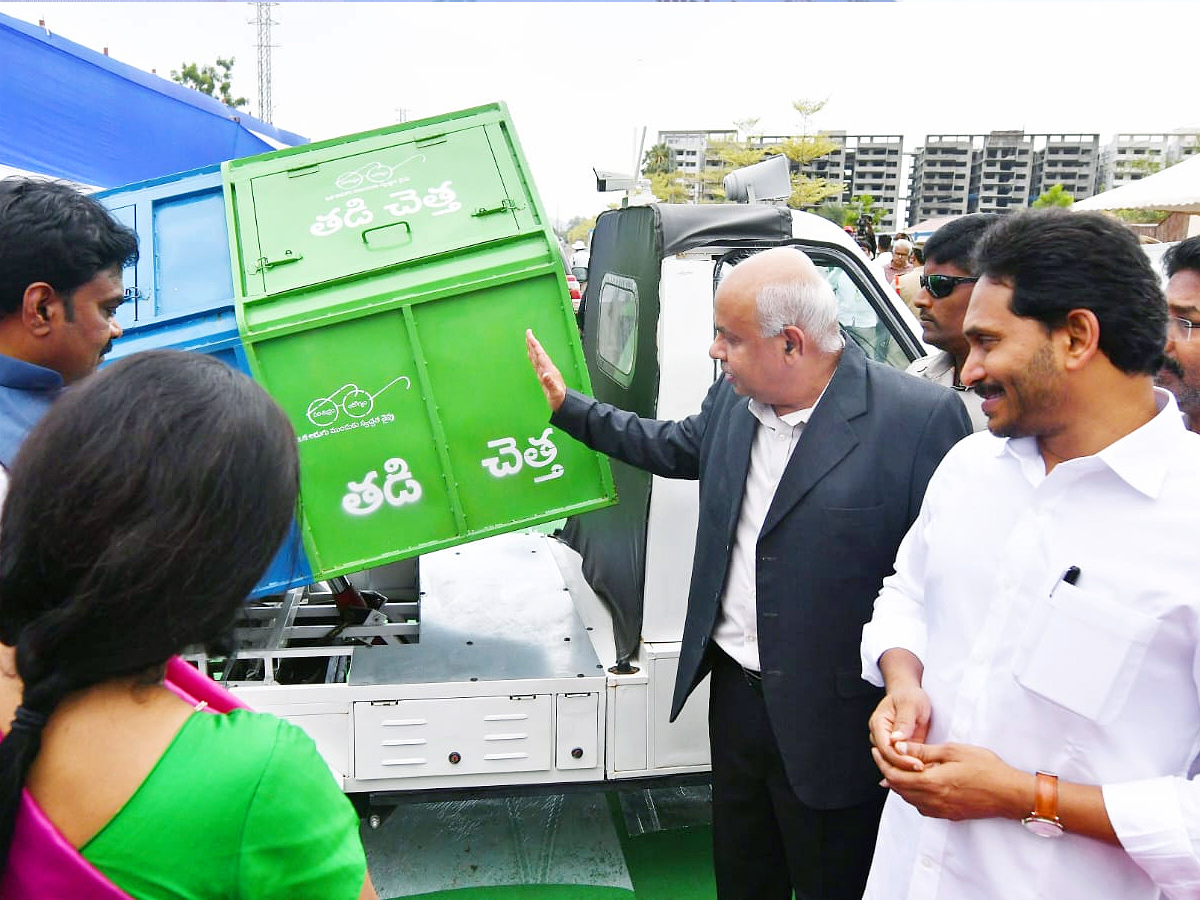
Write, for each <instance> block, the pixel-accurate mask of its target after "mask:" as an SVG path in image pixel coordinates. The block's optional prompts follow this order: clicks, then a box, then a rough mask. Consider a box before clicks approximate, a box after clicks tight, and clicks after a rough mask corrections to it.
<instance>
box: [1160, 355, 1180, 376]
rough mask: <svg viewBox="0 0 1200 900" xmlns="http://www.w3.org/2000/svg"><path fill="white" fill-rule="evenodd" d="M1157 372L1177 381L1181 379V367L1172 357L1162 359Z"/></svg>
mask: <svg viewBox="0 0 1200 900" xmlns="http://www.w3.org/2000/svg"><path fill="white" fill-rule="evenodd" d="M1159 371H1160V372H1167V373H1169V374H1171V375H1174V376H1175V377H1176V378H1179V379H1182V378H1183V366H1182V365H1180V363H1179V360H1177V359H1176V358H1175V357H1173V356H1164V357H1163V362H1162V366H1161V367H1160V368H1159Z"/></svg>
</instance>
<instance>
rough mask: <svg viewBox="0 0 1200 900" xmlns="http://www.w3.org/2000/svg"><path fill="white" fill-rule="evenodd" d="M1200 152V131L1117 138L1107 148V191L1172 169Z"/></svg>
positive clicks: (1105, 187) (1105, 152) (1104, 156)
mask: <svg viewBox="0 0 1200 900" xmlns="http://www.w3.org/2000/svg"><path fill="white" fill-rule="evenodd" d="M1198 150H1200V131H1196V130H1188V129H1182V130H1179V131H1173V132H1170V133H1166V134H1136V133H1133V132H1126V133H1123V134H1117V135H1114V137H1113V140H1112V142H1111V143H1110V144H1109V145H1108V146H1107V147H1105V149H1104V153H1103V160H1102V163H1101V167H1102V169H1103V173H1104V174H1103V181H1104V190H1111V189H1112V188H1118V187H1121V186H1122V185H1126V184H1132V183H1133V182H1135V181H1138V180H1139V179H1142V178H1145V177H1146V176H1147V175H1152V174H1154V173H1155V172H1157V171H1159V170H1160V169H1165V168H1166V167H1167V166H1172V165H1174V164H1175V163H1177V162H1179V161H1180V160H1181V159H1185V158H1187V157H1189V156H1191V155H1192V154H1194V153H1196V152H1197V151H1198Z"/></svg>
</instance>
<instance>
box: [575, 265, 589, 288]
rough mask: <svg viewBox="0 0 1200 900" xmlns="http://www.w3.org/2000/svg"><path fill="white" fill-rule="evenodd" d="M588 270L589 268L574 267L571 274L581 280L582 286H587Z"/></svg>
mask: <svg viewBox="0 0 1200 900" xmlns="http://www.w3.org/2000/svg"><path fill="white" fill-rule="evenodd" d="M587 270H588V267H587V266H572V267H571V274H572V275H574V276H575V277H576V278H577V279H579V283H580V284H585V283H586V282H587Z"/></svg>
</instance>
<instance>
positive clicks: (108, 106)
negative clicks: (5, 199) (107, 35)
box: [0, 14, 308, 187]
mask: <svg viewBox="0 0 1200 900" xmlns="http://www.w3.org/2000/svg"><path fill="white" fill-rule="evenodd" d="M307 142H308V141H307V138H303V137H301V136H300V135H298V134H292V133H291V132H289V131H283V130H282V129H279V128H276V127H274V126H273V125H269V124H267V123H266V122H263V121H260V120H259V119H255V118H253V117H252V116H248V115H245V114H244V113H241V112H239V111H237V110H233V109H230V108H229V107H227V106H225V105H224V104H223V103H221V102H220V101H219V100H216V99H214V98H212V97H209V96H208V95H207V94H202V93H201V92H199V91H195V90H192V89H191V88H186V87H184V86H183V85H180V84H176V83H175V82H173V81H168V80H167V79H165V78H160V77H159V76H157V75H151V74H149V73H147V72H143V71H141V70H140V69H137V68H134V67H133V66H130V65H127V64H126V63H122V62H118V61H117V60H115V59H110V58H109V57H107V56H105V55H104V54H102V53H97V52H95V51H94V50H89V49H88V48H87V47H83V46H80V45H79V44H76V43H73V42H71V41H68V40H65V39H63V38H61V37H58V36H57V35H54V34H51V33H50V32H49V31H48V30H47V29H45V28H42V27H40V26H37V25H29V24H27V23H25V22H22V21H19V20H18V19H13V18H10V17H9V16H5V15H3V14H0V166H8V167H12V168H14V169H20V170H25V171H29V172H37V173H42V174H46V175H53V176H55V177H57V178H64V179H67V180H68V181H74V182H77V183H80V184H87V185H94V186H97V187H117V186H119V185H125V184H130V183H132V182H136V181H146V180H148V179H151V178H158V177H161V176H163V175H170V174H173V173H175V172H182V171H185V170H188V169H195V168H199V167H201V166H207V165H212V164H214V163H220V162H224V161H225V160H227V159H236V158H239V157H242V156H252V155H253V154H256V153H265V152H267V151H269V150H275V149H279V148H280V147H291V146H295V145H296V144H304V143H307Z"/></svg>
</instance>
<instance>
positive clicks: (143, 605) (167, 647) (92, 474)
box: [0, 350, 298, 862]
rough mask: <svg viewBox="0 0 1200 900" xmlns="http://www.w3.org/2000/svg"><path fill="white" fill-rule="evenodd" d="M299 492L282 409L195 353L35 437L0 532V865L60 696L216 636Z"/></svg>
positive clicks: (138, 366) (134, 362)
mask: <svg viewBox="0 0 1200 900" xmlns="http://www.w3.org/2000/svg"><path fill="white" fill-rule="evenodd" d="M297 485H298V468H297V459H296V440H295V434H294V432H293V431H292V427H291V425H290V424H289V422H288V420H287V417H286V416H285V414H284V413H283V411H282V410H281V409H280V408H279V406H278V405H276V403H275V402H274V401H273V400H271V398H270V397H268V396H267V394H266V393H265V392H264V391H263V390H262V388H260V387H259V386H258V385H256V384H255V383H254V382H252V381H251V380H250V379H249V378H247V377H246V376H244V375H242V374H240V373H238V372H236V371H235V370H233V369H232V368H230V367H229V366H227V365H225V364H224V363H222V362H220V361H219V360H217V359H215V358H213V357H209V356H204V355H202V354H194V353H181V352H177V351H171V350H156V351H151V352H148V353H139V354H135V355H133V356H130V357H127V358H125V359H123V360H120V361H119V362H116V363H114V364H112V365H110V366H107V367H106V368H104V369H103V370H101V371H100V372H99V373H98V374H96V375H94V376H92V377H91V378H89V379H87V380H86V381H84V382H82V383H81V384H79V385H78V386H77V387H75V388H73V389H71V390H69V391H68V392H67V393H66V394H65V395H64V396H63V397H62V398H61V399H60V400H59V401H58V402H57V403H56V404H55V405H54V406H53V407H52V408H51V410H50V412H49V413H47V415H46V416H45V418H43V419H42V421H41V422H40V423H39V424H38V425H37V427H36V428H35V429H34V430H33V431H32V432H31V434H30V435H29V437H28V438H27V439H26V441H25V443H24V445H23V446H22V448H21V451H20V453H19V454H18V456H17V460H16V462H15V464H14V466H13V469H12V472H11V489H10V492H9V494H8V497H7V500H6V501H5V505H4V511H3V527H2V528H0V641H3V642H4V643H5V644H7V645H9V646H11V647H14V648H15V650H16V664H17V672H18V674H19V675H20V677H21V679H22V681H23V684H24V688H23V695H22V702H21V707H20V709H19V711H18V714H17V717H16V719H15V720H14V722H13V724H12V728H11V730H10V732H9V734H8V736H7V737H5V739H4V740H3V741H2V742H0V862H3V861H6V860H7V858H8V849H9V845H10V843H11V840H12V831H13V824H14V821H15V817H16V813H17V809H18V806H19V803H20V798H21V789H22V787H23V785H24V783H25V778H26V775H27V773H28V771H29V767H30V765H31V764H32V762H33V760H34V757H35V756H36V755H37V753H38V749H39V747H40V744H41V725H42V724H44V723H45V720H46V718H48V717H50V716H52V715H53V713H54V710H55V709H56V708H57V706H58V705H59V703H61V702H62V700H63V699H64V698H65V697H66V696H68V695H69V694H71V693H72V692H75V691H79V690H81V689H84V688H87V687H90V686H92V685H96V684H100V683H102V682H105V681H109V680H112V679H118V678H125V677H130V676H139V675H145V674H146V673H153V672H157V673H159V674H160V675H161V668H162V666H163V665H164V664H165V663H166V661H167V660H168V659H169V658H170V657H171V656H172V655H174V654H176V653H178V652H180V651H181V650H183V649H184V648H185V647H188V646H191V645H196V644H207V645H210V646H211V645H213V644H214V643H216V642H218V641H220V640H222V639H227V638H228V635H229V634H230V633H231V630H232V627H233V622H234V618H235V616H236V614H237V611H238V608H239V607H240V605H241V603H242V601H243V600H244V598H245V597H246V595H247V594H248V593H249V592H250V590H251V588H252V587H253V586H254V584H255V582H256V581H257V580H258V578H259V577H260V576H261V574H262V572H263V570H264V569H265V568H266V566H267V564H268V563H269V562H270V560H271V557H272V555H273V554H274V553H275V551H276V550H278V548H279V546H280V544H281V543H282V542H283V539H284V536H285V534H286V533H287V529H288V526H289V524H290V522H291V519H292V516H293V514H294V512H295V503H296V493H297Z"/></svg>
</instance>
